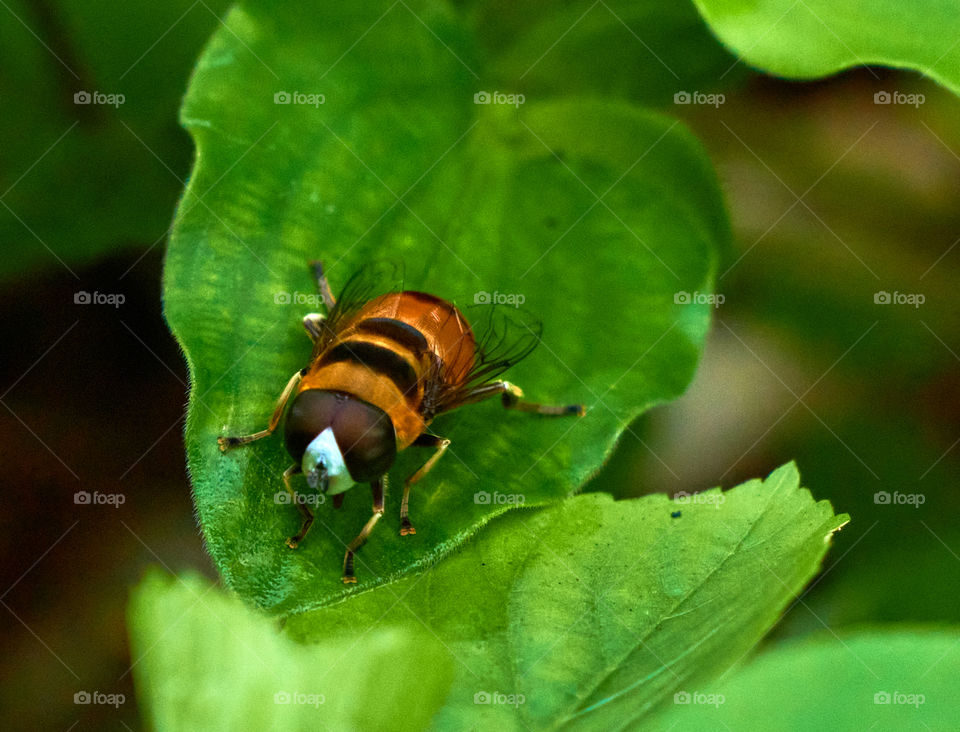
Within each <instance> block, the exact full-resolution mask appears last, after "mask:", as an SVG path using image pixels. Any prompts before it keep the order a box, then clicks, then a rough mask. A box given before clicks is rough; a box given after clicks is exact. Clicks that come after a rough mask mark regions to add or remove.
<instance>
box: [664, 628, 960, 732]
mask: <svg viewBox="0 0 960 732" xmlns="http://www.w3.org/2000/svg"><path fill="white" fill-rule="evenodd" d="M958 675H960V632H957V631H956V630H949V631H948V630H926V631H909V630H896V631H894V630H887V631H884V630H879V629H877V630H870V631H862V632H858V633H845V634H842V635H839V636H837V635H835V634H826V633H824V634H819V635H817V636H815V637H812V638H802V639H800V640H795V641H791V642H788V643H785V644H783V645H782V646H778V647H775V648H773V649H771V650H769V651H767V652H766V653H764V654H762V655H761V656H760V657H759V658H757V659H756V660H755V661H753V662H752V663H750V664H749V665H747V666H746V667H745V668H743V669H741V670H739V671H737V672H736V673H734V674H731V676H730V677H729V678H728V679H725V680H723V681H722V682H719V681H718V682H710V684H708V685H707V686H704V687H700V688H698V689H694V688H692V687H688V688H687V689H685V690H684V693H681V695H680V696H679V697H678V698H677V700H678V702H679V703H678V704H677V706H676V707H675V708H674V709H671V710H670V711H669V712H665V713H664V714H663V716H662V718H659V719H658V720H657V721H658V722H659V724H657V725H654V726H650V727H649V729H663V730H668V729H682V730H716V729H731V730H741V729H769V728H770V727H771V720H776V728H777V729H779V730H796V731H797V732H803V731H806V730H810V731H811V732H812V731H814V730H817V731H818V730H825V729H830V730H861V729H863V730H866V729H869V730H871V731H875V732H909V731H910V730H916V731H917V732H921V731H926V730H955V729H956V728H957V720H958V719H960V701H958V699H957V691H956V687H957V681H956V680H957V676H958ZM798 681H800V682H801V683H799V684H798Z"/></svg>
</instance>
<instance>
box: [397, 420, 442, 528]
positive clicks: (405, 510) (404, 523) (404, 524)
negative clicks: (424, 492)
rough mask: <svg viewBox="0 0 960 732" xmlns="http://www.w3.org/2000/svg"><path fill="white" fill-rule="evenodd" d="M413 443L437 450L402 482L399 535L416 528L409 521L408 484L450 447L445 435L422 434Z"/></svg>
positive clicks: (427, 469)
mask: <svg viewBox="0 0 960 732" xmlns="http://www.w3.org/2000/svg"><path fill="white" fill-rule="evenodd" d="M413 444H414V445H416V446H417V447H435V448H437V451H436V452H435V453H433V455H431V456H430V459H429V460H427V462H425V463H424V464H423V465H422V466H421V467H420V470H418V471H417V472H416V473H414V474H413V475H411V476H410V477H409V478H407V479H406V481H404V483H403V502H402V503H401V504H400V536H406V535H407V534H416V533H417V530H416V529H415V528H413V524H411V523H410V516H409V509H410V486H412V485H413V484H414V483H416V482H417V481H418V480H420V479H421V478H422V477H423V476H425V475H426V474H427V473H428V472H430V469H431V468H432V467H433V466H434V465H436V464H437V460H439V459H440V457H441V456H442V455H443V453H444V452H446V450H447V448H448V447H450V440H448V439H447V438H446V437H438V436H437V435H427V434H423V435H420V436H419V437H418V438H417V439H416V440H414V441H413Z"/></svg>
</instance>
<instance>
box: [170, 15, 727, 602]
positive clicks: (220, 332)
mask: <svg viewBox="0 0 960 732" xmlns="http://www.w3.org/2000/svg"><path fill="white" fill-rule="evenodd" d="M425 24H426V27H425ZM398 37H403V38H404V42H403V43H397V42H396V39H397V38H398ZM466 37H467V34H466V31H464V30H463V29H462V28H461V25H460V21H459V20H458V19H457V18H456V17H454V16H453V15H451V13H450V11H449V10H448V9H447V6H445V5H439V4H435V3H433V2H428V1H427V0H424V1H423V2H419V3H407V4H402V3H401V4H394V5H390V4H388V3H382V4H364V5H362V6H354V5H351V6H349V9H347V8H346V7H345V6H344V7H341V6H339V5H336V4H328V5H324V6H323V7H322V8H315V7H310V8H300V7H299V6H297V5H295V4H292V3H271V2H250V3H247V4H244V5H241V6H239V7H238V8H236V9H235V10H234V11H233V12H232V13H231V14H230V16H229V17H228V18H227V27H226V28H224V29H223V30H221V31H220V32H218V33H217V34H216V35H215V36H214V37H213V39H212V41H211V42H210V44H209V46H208V48H207V49H206V51H205V53H204V54H203V56H202V57H201V59H200V61H199V64H198V67H197V70H196V73H195V76H194V79H193V82H192V84H191V87H190V90H189V93H188V96H187V99H186V102H185V105H184V108H183V112H182V118H183V122H184V124H185V125H186V126H187V128H188V129H189V130H190V132H191V134H192V135H193V136H194V138H195V140H196V144H197V151H198V152H197V155H198V162H197V165H196V168H195V170H194V174H193V176H192V178H191V181H190V185H189V187H188V188H187V191H186V193H185V195H184V199H183V202H182V204H181V207H180V210H179V212H178V214H177V221H176V226H175V231H174V236H173V238H172V241H171V244H170V247H169V250H168V255H167V263H166V271H165V283H164V285H165V286H164V296H165V307H166V315H167V318H168V321H169V323H170V326H171V329H172V330H173V332H174V334H175V335H176V337H177V339H178V340H179V342H180V343H181V345H182V346H183V349H184V352H185V354H186V356H187V360H188V363H189V367H190V372H191V378H192V388H191V398H190V406H189V413H188V419H187V430H186V440H187V451H188V458H189V466H190V472H191V477H192V480H193V485H194V492H195V497H196V503H197V508H198V513H199V517H200V521H201V524H202V526H203V529H204V533H205V536H206V539H207V545H208V548H209V549H210V552H211V554H212V555H213V558H214V560H215V561H216V563H217V566H218V568H219V569H220V571H221V573H222V574H223V576H224V578H225V580H226V581H227V582H228V584H229V585H230V586H231V587H232V588H233V589H235V590H237V591H238V592H239V593H240V594H241V595H242V596H243V597H245V598H247V599H248V600H251V601H253V602H255V603H256V604H258V605H260V606H262V607H265V608H271V609H272V610H274V611H276V612H291V611H296V610H303V609H308V608H311V607H316V606H318V605H321V604H323V603H326V602H329V601H331V599H334V598H336V597H337V596H340V595H342V594H343V593H345V592H352V591H356V590H345V589H342V587H341V585H340V583H339V576H340V568H341V561H342V557H343V551H344V545H345V544H346V543H347V542H348V541H350V539H352V538H353V537H354V536H355V535H356V533H357V532H358V531H359V529H360V527H361V526H362V525H363V523H364V522H365V521H366V519H367V517H368V516H369V511H370V509H369V505H370V503H369V493H368V492H367V491H366V489H365V488H362V487H358V488H354V489H353V490H352V491H351V493H350V494H349V495H348V498H347V501H346V503H345V505H344V508H343V509H342V510H340V511H333V510H332V508H331V506H329V505H325V506H321V507H320V509H319V511H318V515H317V522H316V523H315V524H314V528H313V530H312V533H311V534H310V535H309V536H308V537H307V540H306V541H305V542H303V544H302V545H301V547H300V548H299V549H298V550H297V551H295V552H294V551H290V550H289V549H287V548H286V546H285V545H284V540H285V538H286V537H288V536H290V535H291V534H293V533H294V532H295V531H296V529H297V527H298V525H299V519H298V515H297V512H296V511H295V510H294V508H293V507H291V506H290V505H277V503H275V501H274V495H275V494H276V493H277V492H278V491H281V490H282V481H281V477H280V474H281V472H282V471H283V470H284V469H285V468H286V467H287V466H288V465H289V464H290V459H289V457H288V456H286V453H285V451H284V449H283V446H282V440H281V439H280V437H279V436H276V437H274V438H272V439H268V440H263V441H261V442H259V443H256V444H254V445H252V446H249V447H244V448H241V449H237V450H234V451H233V452H231V453H229V454H226V455H224V454H221V453H220V452H219V450H218V449H217V444H216V437H217V436H218V435H222V434H224V433H237V432H249V431H254V430H258V429H261V428H263V427H264V426H265V424H266V421H267V418H268V417H269V415H270V413H271V411H272V407H273V403H274V401H275V399H276V397H277V395H278V394H279V392H280V390H281V389H282V387H283V385H284V384H285V383H286V381H287V378H288V377H289V376H290V375H291V374H292V373H293V372H294V371H296V370H298V369H300V368H301V367H303V366H305V365H306V362H307V360H308V358H309V354H310V343H309V341H308V339H307V337H306V335H305V334H304V332H303V330H302V328H301V325H300V319H301V318H302V316H303V315H304V314H306V313H307V312H309V311H311V310H316V309H317V306H316V305H311V304H310V303H309V302H307V303H304V302H302V301H303V296H304V295H305V294H310V295H311V296H312V293H313V291H314V289H313V288H314V284H313V281H312V278H311V274H310V271H309V269H308V267H307V262H308V260H310V259H315V258H320V259H323V260H324V261H325V262H326V264H327V267H328V272H329V277H330V280H331V282H332V285H333V288H334V290H335V291H336V290H337V289H338V288H339V287H341V286H342V285H343V283H344V282H345V280H346V279H347V278H348V277H349V276H350V275H351V274H352V273H353V272H354V271H355V270H356V269H357V268H358V267H359V266H361V265H362V264H363V263H364V262H367V261H368V260H370V259H371V258H383V257H387V258H392V259H397V260H401V261H403V262H404V263H405V265H406V286H407V287H409V288H411V289H421V290H426V291H429V292H433V293H436V294H438V295H440V296H442V297H446V298H448V299H450V300H453V301H454V302H456V303H458V304H459V305H471V304H473V302H474V298H475V295H476V293H479V292H488V293H494V292H499V293H501V294H515V295H522V296H523V298H524V299H525V301H526V302H525V308H526V309H527V310H530V311H531V312H533V313H534V314H535V315H536V316H537V317H539V318H540V319H542V321H543V323H544V338H543V342H542V344H541V345H540V347H539V348H538V349H537V350H536V351H535V352H534V354H533V355H532V356H531V357H529V358H528V359H527V360H526V361H524V362H523V363H521V364H520V365H519V366H518V367H517V368H515V369H512V370H511V371H510V372H509V374H508V375H509V378H510V379H511V380H512V381H514V382H515V383H517V384H519V385H521V386H522V387H523V388H524V389H525V390H526V392H527V394H528V396H529V397H530V398H532V399H535V400H539V401H544V402H556V403H574V402H585V403H586V404H587V405H588V408H589V412H588V415H587V416H586V417H585V418H583V419H579V420H577V419H574V418H566V419H544V418H535V417H531V416H530V415H525V414H520V413H504V412H503V410H502V408H501V407H500V405H499V404H497V403H494V402H488V403H485V404H481V405H478V406H473V407H468V408H464V409H463V410H460V411H458V412H455V413H453V414H451V415H449V416H442V417H441V418H439V419H438V420H437V421H436V422H435V423H434V425H433V427H432V429H433V431H434V432H436V433H437V434H440V435H444V436H447V437H449V438H450V439H451V440H452V441H453V443H452V447H451V450H450V453H452V454H449V455H447V456H446V457H444V459H443V460H442V461H441V462H440V463H439V464H438V466H437V468H436V469H435V470H434V471H433V472H432V473H431V474H430V475H429V476H428V477H427V479H425V480H424V481H423V482H421V483H420V484H418V485H417V486H416V488H415V489H414V491H413V497H412V500H411V516H412V519H413V522H414V524H415V525H416V527H417V532H418V533H417V534H416V535H415V536H412V537H403V538H401V537H400V536H399V535H398V533H399V532H398V529H399V520H398V514H399V496H398V495H396V494H395V493H394V494H392V495H389V496H388V499H387V515H386V517H385V518H384V520H382V521H381V522H380V525H379V526H378V527H377V529H376V531H375V532H374V534H373V536H372V539H371V540H370V541H369V542H368V544H367V545H366V546H365V547H364V548H363V549H362V550H361V552H360V554H359V555H358V565H357V571H358V577H359V579H360V585H359V588H360V589H361V590H363V589H369V588H370V587H371V586H372V585H374V584H376V583H382V582H385V581H389V580H390V579H396V578H398V577H399V576H400V575H402V574H404V573H409V572H411V571H413V570H415V569H418V568H422V567H423V566H425V565H426V564H428V563H430V562H432V561H435V560H436V559H437V558H439V557H440V556H442V555H443V554H445V553H446V552H448V551H450V550H451V549H453V548H454V547H455V546H457V545H458V544H460V543H462V542H463V541H464V540H465V539H466V537H468V536H470V535H471V534H472V533H474V532H475V531H476V530H477V529H478V528H479V527H480V526H481V525H483V523H485V522H486V521H488V520H489V519H491V518H492V517H494V516H495V515H497V514H499V513H502V512H504V511H506V510H508V509H509V508H510V507H511V505H510V504H507V503H498V502H497V501H496V500H492V501H491V502H490V503H488V504H482V503H477V502H476V501H475V500H474V495H475V494H476V493H478V492H479V491H487V492H489V493H491V494H493V493H494V492H498V493H499V494H500V495H513V494H519V495H520V496H522V497H523V500H524V501H525V503H526V504H527V505H537V504H542V503H545V502H548V501H551V500H554V499H557V498H560V497H563V496H566V495H568V494H570V493H572V492H574V491H576V490H577V489H578V487H579V486H580V485H581V484H582V483H583V482H584V480H586V479H587V478H588V477H589V476H590V475H591V474H592V473H593V472H594V471H596V470H597V468H598V467H599V465H600V464H601V463H602V462H603V460H604V459H605V457H606V456H607V455H608V454H609V452H610V451H611V449H612V448H613V445H614V443H615V441H616V439H617V437H618V435H619V434H620V432H621V431H622V430H623V429H624V428H625V427H626V425H628V424H629V422H630V421H631V420H632V419H633V418H634V417H635V416H636V415H638V414H639V413H640V412H642V411H644V410H645V409H647V408H649V407H651V406H652V405H654V404H657V403H659V402H662V401H665V400H669V399H671V398H674V397H676V396H677V395H679V394H680V393H681V392H682V390H683V389H684V387H685V386H686V384H687V383H688V381H689V379H690V377H691V375H692V373H693V369H694V367H695V364H696V361H697V358H698V356H699V353H700V351H701V347H702V343H703V338H704V334H705V332H706V329H707V326H708V321H709V317H710V314H709V310H710V307H709V306H707V305H703V304H692V305H689V304H678V303H677V302H676V298H675V294H676V293H680V292H687V293H693V292H695V291H699V292H701V293H702V292H706V291H709V289H710V288H711V285H712V278H713V269H714V251H715V250H716V247H717V246H719V245H721V244H723V243H724V241H725V240H726V238H727V236H728V231H727V222H726V219H725V216H724V212H723V207H722V201H721V198H720V194H719V190H718V187H717V183H716V181H715V178H714V176H713V173H712V170H711V168H710V165H709V163H708V161H707V160H706V158H705V156H704V155H703V153H702V151H701V149H700V147H699V145H698V144H697V143H696V141H695V140H694V139H693V138H692V137H691V136H690V135H689V134H688V133H687V132H686V131H685V129H684V128H683V127H682V126H680V125H679V124H678V123H676V122H675V121H671V120H670V119H667V118H664V117H661V116H658V115H653V114H648V113H642V112H639V111H637V110H636V109H634V108H633V107H631V106H629V105H627V104H625V103H622V102H612V101H611V102H602V101H598V100H596V99H593V100H584V99H573V98H571V99H558V100H555V101H539V100H528V101H527V103H526V104H524V105H522V106H521V107H520V108H519V109H515V108H514V107H510V106H506V105H502V104H489V105H483V104H474V94H475V93H476V92H477V91H478V90H479V89H482V88H483V87H482V86H481V84H482V80H481V81H478V80H477V79H475V78H474V76H473V74H472V72H471V70H470V69H471V68H472V67H473V65H474V62H473V61H472V59H473V58H474V53H473V52H472V50H471V47H470V44H469V43H467V42H466V41H465V40H464V39H465V38H466ZM358 38H359V39H360V40H357V39H358ZM468 67H469V68H468ZM278 92H288V93H291V94H292V93H293V92H299V93H301V94H323V95H324V99H323V103H322V104H321V103H320V99H319V97H316V98H314V100H313V101H314V102H315V103H316V104H315V105H311V104H302V103H291V104H275V103H274V95H275V94H277V93H278ZM293 101H294V102H296V101H297V100H293ZM302 101H309V99H307V98H306V97H304V98H303V99H302ZM395 194H396V195H395ZM397 196H400V197H401V200H400V201H398V199H397ZM598 197H599V200H598ZM298 298H299V299H300V301H301V302H297V300H298ZM287 299H291V300H293V301H294V304H293V305H292V306H291V305H285V304H280V302H279V301H281V300H287ZM681 299H682V298H681ZM423 453H424V451H419V452H418V453H417V454H414V450H410V451H407V452H406V453H403V454H402V455H401V457H400V459H399V461H398V465H397V466H396V467H395V469H394V470H393V473H392V475H393V481H394V485H398V484H400V481H401V480H402V478H404V477H405V476H407V475H409V474H411V473H412V472H413V471H414V470H415V469H416V467H417V466H418V465H419V464H420V463H422V462H423V461H424V460H425V459H426V458H427V457H428V456H427V455H425V454H423ZM304 485H305V484H300V488H301V490H302V489H303V488H304Z"/></svg>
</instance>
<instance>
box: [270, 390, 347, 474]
mask: <svg viewBox="0 0 960 732" xmlns="http://www.w3.org/2000/svg"><path fill="white" fill-rule="evenodd" d="M342 403H343V396H340V395H337V394H335V393H334V392H330V391H324V390H322V389H307V390H306V391H302V392H300V393H299V394H298V395H297V396H296V397H295V398H294V400H293V403H292V404H291V405H290V409H289V410H288V411H287V420H286V422H285V423H284V427H283V437H284V441H285V442H286V445H287V452H289V453H290V457H292V458H293V459H294V460H295V461H296V462H297V463H299V462H300V461H301V460H302V459H303V453H304V452H306V449H307V445H309V444H310V443H311V442H312V441H313V439H314V438H315V437H316V436H317V435H319V434H320V433H321V432H323V431H324V430H325V429H326V428H327V427H330V426H331V425H332V424H333V418H334V415H335V414H336V413H337V409H338V407H339V406H340V404H342Z"/></svg>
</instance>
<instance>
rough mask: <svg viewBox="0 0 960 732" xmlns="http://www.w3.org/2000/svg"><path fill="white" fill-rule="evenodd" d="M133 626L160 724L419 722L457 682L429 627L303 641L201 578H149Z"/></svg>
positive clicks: (140, 670) (306, 726) (402, 725)
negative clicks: (313, 642) (426, 629)
mask: <svg viewBox="0 0 960 732" xmlns="http://www.w3.org/2000/svg"><path fill="white" fill-rule="evenodd" d="M129 625H130V635H131V649H132V655H133V660H134V665H133V670H134V679H135V681H136V686H137V691H138V698H139V700H140V703H141V705H143V707H144V708H145V711H146V717H145V718H146V719H147V720H149V722H150V726H151V727H152V728H154V729H157V730H186V729H195V730H201V729H202V730H239V729H248V730H317V729H320V730H323V729H327V730H369V729H377V730H381V729H382V730H406V729H422V728H423V727H424V726H425V725H426V724H427V723H428V722H429V720H430V718H431V717H432V716H433V714H434V712H435V711H436V709H437V708H438V707H439V705H440V704H441V703H442V702H443V699H444V696H445V695H446V693H447V689H448V688H449V687H450V683H451V681H452V678H453V662H452V661H451V660H450V659H449V658H448V657H447V654H446V653H445V652H444V651H443V649H437V648H436V647H435V646H434V645H432V644H430V643H427V642H425V639H426V637H427V636H426V633H422V634H417V633H411V632H408V631H404V632H403V633H400V632H398V631H395V630H391V629H388V628H383V629H375V630H371V631H370V632H368V633H363V634H362V635H361V636H360V637H357V638H350V639H344V640H339V641H338V640H329V641H326V642H324V643H321V644H319V645H315V646H309V647H306V646H302V645H299V644H297V643H294V642H293V641H291V640H289V639H288V638H285V637H284V636H282V635H281V634H280V633H279V630H278V628H277V624H276V621H274V620H271V619H269V618H267V617H265V616H262V615H260V614H258V613H256V612H254V611H251V610H250V609H249V608H248V607H246V606H245V605H244V603H243V602H241V601H240V600H239V599H238V598H236V597H230V596H228V595H225V594H224V593H222V592H220V591H216V590H211V588H210V586H209V585H208V584H207V582H206V581H205V580H202V579H201V578H199V577H198V576H196V575H188V576H186V577H183V578H181V579H179V580H178V581H174V580H173V579H172V578H170V577H168V576H165V575H163V574H161V573H160V572H154V573H152V574H150V575H148V576H147V578H146V579H145V580H144V582H143V583H142V584H141V585H140V586H139V587H138V588H137V590H136V591H135V592H134V595H133V598H132V602H131V605H130V610H129ZM424 669H429V674H427V673H424Z"/></svg>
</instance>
